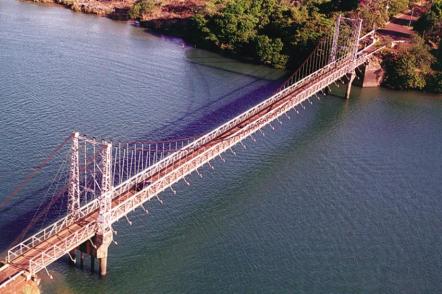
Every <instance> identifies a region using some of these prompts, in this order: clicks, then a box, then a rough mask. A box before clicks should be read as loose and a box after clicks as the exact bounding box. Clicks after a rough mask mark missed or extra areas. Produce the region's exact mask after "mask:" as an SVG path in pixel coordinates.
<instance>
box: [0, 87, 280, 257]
mask: <svg viewBox="0 0 442 294" xmlns="http://www.w3.org/2000/svg"><path fill="white" fill-rule="evenodd" d="M261 82H264V80H260V79H255V80H253V81H251V82H249V83H247V84H245V85H242V86H241V87H239V88H236V89H233V90H231V91H230V92H228V93H225V94H223V95H220V96H218V97H216V98H215V99H214V100H213V101H211V102H210V103H206V104H204V105H202V106H201V107H198V108H197V109H193V110H191V111H187V112H185V113H183V114H182V115H181V116H180V117H179V118H177V119H175V120H174V121H171V122H170V123H168V125H167V126H165V127H162V128H158V129H155V130H153V131H151V132H149V134H144V135H142V136H140V137H139V138H138V139H139V140H145V139H151V138H156V139H158V140H168V139H173V138H177V137H194V136H199V135H202V134H204V133H206V132H208V131H210V130H212V129H214V128H216V127H218V126H219V125H221V124H222V123H224V122H226V121H228V120H229V119H231V118H233V117H235V116H236V115H238V114H240V113H241V112H243V111H245V110H247V109H248V108H250V107H252V106H254V105H256V104H258V103H259V102H261V101H263V100H265V99H266V98H268V97H269V96H271V95H272V94H273V93H275V92H276V90H277V88H278V87H279V86H280V84H281V82H280V81H279V80H276V81H272V82H270V83H268V84H265V85H261V86H260V85H258V86H257V84H259V83H261ZM249 87H251V88H253V89H251V90H250V91H248V92H247V93H245V94H242V95H238V94H241V91H244V88H249ZM235 95H238V97H236V98H235V99H234V100H233V101H231V102H229V103H227V104H225V105H223V106H220V107H217V106H216V105H217V104H219V103H220V102H222V101H223V100H225V99H227V98H229V97H234V96H235ZM189 116H191V117H195V119H193V120H191V121H190V122H188V123H187V124H184V125H182V122H183V121H184V120H185V118H187V117H189ZM177 126H178V128H177ZM49 188H50V185H47V186H43V187H41V188H39V189H35V190H31V191H26V193H23V194H25V195H22V197H20V199H19V200H18V201H14V202H12V203H10V204H9V205H8V206H6V207H3V208H1V209H0V213H2V215H3V216H5V215H8V216H7V217H5V218H7V219H5V220H2V221H1V222H0V232H1V238H0V252H3V251H4V250H7V249H8V248H9V247H10V246H11V243H12V242H14V243H16V242H17V241H21V239H17V237H19V236H20V234H22V232H23V230H24V229H25V228H28V227H29V231H28V232H27V234H26V235H25V236H24V238H27V237H29V236H30V235H32V234H33V233H35V232H37V231H38V230H40V229H41V228H43V227H45V226H47V225H49V224H51V223H52V222H54V221H55V220H57V219H59V218H60V217H61V216H63V215H65V213H66V206H67V203H66V198H67V195H66V192H65V191H64V192H63V193H58V194H57V195H55V196H54V197H53V198H45V196H46V192H47V191H48V189H49ZM36 199H40V200H41V202H39V201H38V200H36ZM25 203H29V204H28V205H29V207H32V206H34V207H35V208H33V209H30V210H28V211H26V212H24V213H19V214H14V213H13V212H12V211H13V210H14V209H15V208H17V207H18V206H22V207H23V206H24V204H25ZM49 205H51V209H50V210H49V211H47V212H44V213H43V216H42V217H41V218H40V219H39V220H37V221H36V223H35V224H34V223H33V222H34V216H35V215H37V214H38V213H39V212H41V210H44V208H45V207H48V206H49ZM39 210H40V211H39ZM21 237H23V236H21ZM2 256H3V254H2Z"/></svg>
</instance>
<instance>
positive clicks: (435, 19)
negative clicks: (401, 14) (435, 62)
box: [414, 0, 442, 42]
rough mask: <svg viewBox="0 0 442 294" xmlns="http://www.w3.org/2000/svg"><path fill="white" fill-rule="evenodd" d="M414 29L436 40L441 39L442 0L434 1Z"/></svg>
mask: <svg viewBox="0 0 442 294" xmlns="http://www.w3.org/2000/svg"><path fill="white" fill-rule="evenodd" d="M414 29H415V30H416V31H418V32H419V33H420V34H421V35H423V36H425V37H426V38H428V39H430V40H432V41H434V42H438V41H439V40H440V39H441V35H442V0H434V1H433V4H432V6H431V9H430V10H429V11H428V12H427V13H426V14H424V15H423V16H422V17H421V18H420V19H419V20H418V21H417V22H416V23H415V25H414Z"/></svg>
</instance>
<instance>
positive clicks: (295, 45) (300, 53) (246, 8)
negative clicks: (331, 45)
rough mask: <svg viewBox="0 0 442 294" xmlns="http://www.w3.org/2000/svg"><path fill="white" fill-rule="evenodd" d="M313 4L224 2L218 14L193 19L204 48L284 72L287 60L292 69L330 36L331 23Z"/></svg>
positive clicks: (262, 0)
mask: <svg viewBox="0 0 442 294" xmlns="http://www.w3.org/2000/svg"><path fill="white" fill-rule="evenodd" d="M315 3H316V2H315V1H312V2H311V3H310V2H306V4H305V5H302V6H294V5H293V4H288V2H285V1H279V0H253V1H252V0H237V1H227V2H226V4H225V6H224V7H222V8H221V9H219V10H218V11H217V12H214V13H212V14H198V15H196V16H195V17H194V18H193V19H194V22H195V23H196V26H197V31H198V32H199V35H200V36H201V41H202V42H203V43H205V44H206V45H209V46H214V47H216V48H219V49H221V50H224V51H227V52H231V53H234V54H239V55H242V56H247V57H251V58H254V59H255V60H256V61H258V62H260V63H264V64H268V65H271V66H274V67H278V68H283V67H285V66H286V65H287V64H288V63H289V60H290V61H291V63H290V65H291V66H293V65H296V63H297V62H299V60H302V59H303V57H305V53H306V52H309V51H310V50H311V49H312V48H313V47H314V45H315V44H316V43H317V42H318V40H319V39H320V38H321V37H322V36H323V35H324V34H326V33H329V32H330V27H331V26H332V24H333V20H332V19H331V18H329V17H326V16H325V15H324V14H322V13H320V12H319V9H318V8H316V4H315ZM295 56H296V58H295Z"/></svg>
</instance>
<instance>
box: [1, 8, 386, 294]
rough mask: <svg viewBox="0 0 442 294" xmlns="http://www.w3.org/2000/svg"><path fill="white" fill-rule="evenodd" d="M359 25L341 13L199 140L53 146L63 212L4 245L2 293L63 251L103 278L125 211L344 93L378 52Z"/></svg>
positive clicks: (73, 141)
mask: <svg viewBox="0 0 442 294" xmlns="http://www.w3.org/2000/svg"><path fill="white" fill-rule="evenodd" d="M361 28H362V20H360V19H349V18H345V17H341V16H340V17H338V19H337V21H336V24H335V26H334V30H333V31H331V32H330V34H329V35H328V36H326V37H325V38H323V39H322V40H321V41H320V42H319V43H318V45H317V46H316V47H315V49H314V50H313V51H312V53H311V54H310V55H309V56H308V57H307V59H306V60H305V61H304V63H303V64H302V65H301V66H300V67H299V68H298V69H297V70H296V71H295V73H294V74H293V75H291V76H290V78H289V79H288V80H287V81H286V82H285V83H284V84H283V85H282V86H281V87H280V89H279V90H278V91H277V92H276V93H275V94H274V95H273V96H271V97H269V98H268V99H266V100H264V101H263V102H261V103H259V104H258V105H256V106H254V107H252V108H250V109H248V110H247V111H245V112H243V113H241V114H239V115H238V116H236V117H234V118H233V119H231V120H229V121H228V122H226V123H224V124H222V125H221V126H219V127H217V128H216V129H214V130H212V131H210V132H208V133H206V134H204V135H202V136H200V137H195V138H181V139H178V140H169V141H160V142H125V143H122V142H111V141H106V140H98V139H96V138H93V137H88V136H86V135H83V134H80V133H78V132H74V133H73V134H72V135H71V136H69V137H68V138H67V139H66V140H65V142H64V143H63V144H62V145H61V146H60V147H58V148H57V149H56V151H55V152H59V151H60V150H62V149H63V148H62V146H65V145H66V146H70V147H68V149H69V150H70V152H69V153H68V160H67V162H68V176H67V177H66V189H64V190H62V192H61V193H59V195H58V197H63V198H66V204H67V205H66V206H65V209H64V210H63V212H64V215H63V216H62V217H60V218H59V219H58V220H56V221H55V222H53V223H51V224H50V225H49V226H46V227H44V228H43V229H42V230H40V231H38V232H36V233H35V234H33V235H32V236H30V237H28V238H26V239H24V240H22V239H23V238H19V240H17V242H15V244H13V246H12V247H11V248H9V250H8V251H7V254H6V257H5V262H4V265H3V266H2V267H1V268H0V292H5V293H8V292H10V293H13V292H14V291H15V290H16V289H18V288H17V287H20V285H21V284H23V283H26V281H37V282H38V281H39V279H38V277H37V274H38V273H39V272H41V271H46V273H47V274H48V275H49V276H51V275H50V273H49V271H48V269H47V267H48V266H49V265H50V264H51V263H53V262H55V261H56V260H58V259H60V258H61V257H63V256H65V255H68V256H69V258H70V259H71V260H72V261H73V262H75V261H76V260H77V259H78V258H77V254H78V253H79V254H80V258H79V259H80V264H81V266H82V265H83V259H84V255H89V256H90V259H91V268H92V270H94V266H95V259H97V260H98V266H99V273H100V275H101V276H104V275H106V273H107V256H108V248H109V246H110V245H111V244H112V243H113V242H114V243H115V241H114V240H113V236H114V234H115V231H114V230H113V228H112V225H113V224H114V223H115V222H117V221H118V220H120V219H122V218H125V219H127V221H128V222H129V223H131V222H130V219H129V218H128V214H129V213H130V212H132V211H134V210H135V209H142V210H144V211H145V212H146V213H147V212H148V210H147V209H146V207H145V205H146V203H147V202H148V201H150V200H153V199H156V200H158V201H160V202H161V201H162V200H161V199H160V197H159V194H160V193H161V192H163V191H165V190H166V189H171V191H172V192H173V193H176V191H175V189H174V188H173V185H174V184H175V183H177V182H179V181H184V182H185V183H186V184H189V182H188V180H187V179H186V177H187V176H189V175H190V174H192V173H197V174H198V175H199V176H201V177H202V175H201V172H200V170H199V169H200V168H201V167H202V166H204V165H208V166H210V167H212V164H211V161H212V160H213V159H215V158H218V157H219V158H221V159H222V160H224V158H223V157H222V154H223V153H224V152H231V153H233V154H235V155H236V152H235V150H234V149H233V147H234V146H235V145H238V144H239V145H242V146H243V147H244V148H245V146H244V143H243V140H245V139H246V138H251V139H252V140H253V141H255V138H254V135H255V133H257V134H259V133H262V134H263V131H262V129H263V128H264V127H266V126H269V127H271V128H272V129H274V127H273V125H272V122H273V123H275V122H276V123H281V124H282V119H290V113H291V112H293V113H298V112H299V109H305V106H304V105H303V103H312V100H313V99H316V98H317V99H320V96H321V95H326V93H327V92H328V90H329V89H330V88H329V87H330V86H331V85H333V84H336V83H339V82H342V83H348V85H347V91H346V97H347V98H348V97H349V95H350V89H351V84H352V82H353V80H354V79H355V77H356V70H357V69H358V68H359V67H360V66H361V65H363V64H365V63H367V62H368V61H369V60H370V58H372V57H373V55H374V54H375V53H376V52H378V51H379V50H380V49H381V47H379V46H377V44H376V35H375V32H374V31H372V32H369V33H368V34H366V35H364V36H361ZM212 168H213V167H212ZM58 181H61V178H60V177H58V178H57V177H55V182H58ZM50 205H51V203H49V205H48V207H50ZM45 209H49V208H46V207H45ZM46 214H47V211H46ZM31 225H32V223H31V224H30V225H29V226H28V228H27V229H29V227H30V226H31ZM22 235H23V234H22ZM22 237H23V236H22Z"/></svg>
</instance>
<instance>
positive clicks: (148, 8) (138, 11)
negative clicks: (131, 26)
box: [129, 0, 157, 19]
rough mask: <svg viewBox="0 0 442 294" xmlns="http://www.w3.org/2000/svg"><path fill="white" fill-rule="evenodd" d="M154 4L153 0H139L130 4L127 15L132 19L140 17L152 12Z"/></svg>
mask: <svg viewBox="0 0 442 294" xmlns="http://www.w3.org/2000/svg"><path fill="white" fill-rule="evenodd" d="M156 5H157V4H156V1H155V0H140V1H138V2H137V3H135V4H134V6H132V8H131V10H130V11H129V16H130V18H133V19H142V18H143V17H144V16H145V15H148V14H150V13H152V11H153V10H154V8H155V6H156Z"/></svg>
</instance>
